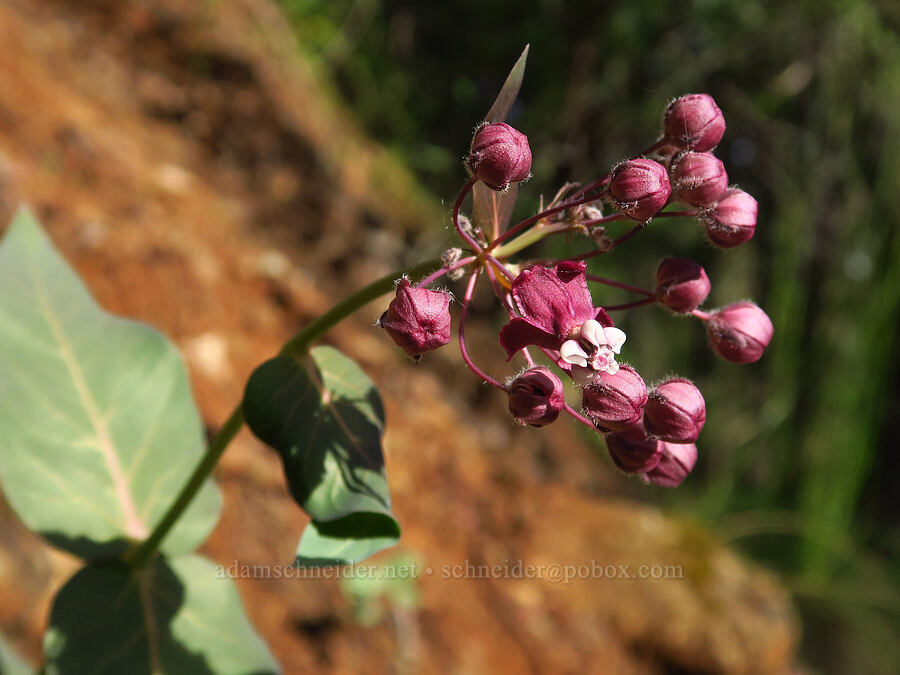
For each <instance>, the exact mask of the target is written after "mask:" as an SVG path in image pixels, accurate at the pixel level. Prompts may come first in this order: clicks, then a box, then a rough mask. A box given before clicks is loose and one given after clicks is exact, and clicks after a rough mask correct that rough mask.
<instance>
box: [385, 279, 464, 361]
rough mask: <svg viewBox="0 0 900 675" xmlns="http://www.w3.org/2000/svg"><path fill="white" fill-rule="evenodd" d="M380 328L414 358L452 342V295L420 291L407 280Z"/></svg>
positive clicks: (402, 284) (423, 289) (389, 306)
mask: <svg viewBox="0 0 900 675" xmlns="http://www.w3.org/2000/svg"><path fill="white" fill-rule="evenodd" d="M378 325H379V326H381V327H382V328H384V330H385V331H387V334H388V335H390V336H391V339H392V340H393V341H394V342H395V343H396V344H397V346H398V347H400V348H402V349H403V350H404V351H405V352H406V353H407V354H409V355H410V356H412V357H413V358H414V359H418V358H419V357H420V356H421V355H422V354H424V353H425V352H430V351H432V350H433V349H437V348H438V347H443V346H444V345H445V344H447V343H448V342H450V294H449V293H446V292H444V291H431V290H429V289H427V288H417V287H416V286H413V285H412V284H410V283H409V279H407V278H406V277H403V278H402V279H400V281H399V282H398V283H397V293H396V295H395V297H394V299H393V300H391V304H390V305H388V308H387V311H385V312H384V314H382V315H381V318H380V319H378Z"/></svg>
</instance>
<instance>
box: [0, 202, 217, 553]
mask: <svg viewBox="0 0 900 675" xmlns="http://www.w3.org/2000/svg"><path fill="white" fill-rule="evenodd" d="M203 451H204V439H203V430H202V427H201V424H200V418H199V416H198V414H197V410H196V408H195V406H194V402H193V399H192V397H191V392H190V389H189V386H188V381H187V377H186V374H185V369H184V365H183V363H182V361H181V358H180V357H179V355H178V352H177V350H176V349H175V348H174V347H173V345H172V344H171V343H170V342H169V341H168V340H167V339H166V338H165V336H163V335H162V334H160V333H159V332H157V331H156V330H154V329H152V328H150V327H148V326H146V325H144V324H141V323H138V322H135V321H130V320H126V319H121V318H118V317H114V316H112V315H110V314H107V313H106V312H104V311H103V310H102V309H101V308H100V307H99V306H98V305H97V304H96V302H95V301H94V299H93V298H92V297H91V295H90V293H89V292H88V291H87V289H86V288H85V287H84V285H83V284H82V282H81V280H80V279H79V278H78V276H77V275H76V274H75V272H74V271H73V270H72V269H71V268H70V267H69V266H68V265H67V264H66V262H65V260H63V258H62V257H61V256H60V255H59V253H58V252H57V251H56V250H55V249H54V248H53V245H52V244H51V242H50V240H49V239H48V238H47V236H46V235H45V234H44V232H43V231H42V230H41V228H40V226H39V225H38V223H37V221H36V220H35V219H34V217H33V216H32V215H31V213H30V212H28V211H27V210H21V211H20V212H19V213H18V214H17V215H16V217H15V219H14V221H13V224H12V225H11V227H10V228H9V230H8V232H7V233H6V236H5V237H4V239H3V241H2V243H0V482H2V487H3V491H4V493H5V494H6V497H7V499H8V500H9V502H10V504H12V506H13V508H14V509H15V510H16V512H17V513H18V514H19V516H20V517H21V518H22V520H23V521H24V522H25V523H26V524H27V525H28V526H29V527H30V528H31V529H33V530H36V531H37V532H39V533H41V534H43V535H44V536H45V537H47V538H48V539H49V540H50V541H52V542H53V543H55V544H56V545H58V546H60V547H62V548H64V549H66V550H68V551H71V552H72V553H75V554H76V555H81V556H83V557H86V558H100V557H109V556H112V555H117V554H120V553H122V552H123V551H124V550H125V548H126V547H127V546H128V545H129V542H131V541H134V540H140V539H143V538H144V537H146V536H147V534H148V533H149V532H150V531H151V530H152V529H153V526H154V524H155V523H156V522H157V521H158V520H159V519H160V518H161V517H162V515H163V513H164V512H165V510H166V508H167V507H168V505H169V503H170V502H171V501H172V499H173V498H174V496H175V495H176V494H177V492H178V490H180V489H181V487H182V485H183V484H184V482H185V480H186V478H187V477H188V476H189V474H190V472H191V470H192V469H193V467H194V465H195V464H196V463H197V462H198V461H199V459H200V457H201V456H202V454H203ZM219 504H220V500H219V495H218V492H217V491H216V489H215V486H213V485H211V484H207V485H206V486H205V487H204V488H203V489H202V490H201V492H200V494H198V495H197V498H196V499H195V501H194V502H193V504H192V505H191V507H190V508H189V509H188V510H187V511H186V512H185V513H184V515H183V517H182V518H181V520H180V521H179V522H178V524H177V525H176V526H175V528H174V529H173V531H172V532H171V533H170V535H169V537H168V538H167V539H166V540H165V541H164V542H163V547H162V548H163V551H165V552H166V553H169V554H175V553H187V552H190V551H193V550H194V549H195V548H196V547H197V546H198V545H199V544H201V543H202V542H203V540H204V539H205V538H206V537H207V536H208V534H209V532H210V530H211V529H212V528H213V526H214V525H215V522H216V520H217V518H218V512H219Z"/></svg>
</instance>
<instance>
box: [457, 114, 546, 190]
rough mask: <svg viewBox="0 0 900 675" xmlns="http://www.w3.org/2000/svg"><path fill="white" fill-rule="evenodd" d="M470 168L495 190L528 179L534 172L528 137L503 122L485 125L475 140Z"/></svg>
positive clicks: (471, 150)
mask: <svg viewBox="0 0 900 675" xmlns="http://www.w3.org/2000/svg"><path fill="white" fill-rule="evenodd" d="M466 168H467V169H468V170H469V173H471V174H472V175H473V176H475V177H476V178H478V179H479V180H480V181H481V182H483V183H484V184H485V185H487V186H488V187H489V188H491V189H492V190H505V189H507V188H508V187H509V184H510V183H518V182H519V181H523V180H526V179H527V178H528V176H529V175H530V174H531V148H530V147H529V146H528V137H527V136H526V135H525V134H523V133H521V132H520V131H517V130H515V129H513V128H512V127H511V126H509V125H508V124H505V123H503V122H497V123H495V124H485V125H482V126H481V127H479V128H478V129H477V130H476V132H475V137H474V138H473V139H472V146H471V148H469V156H468V157H467V158H466Z"/></svg>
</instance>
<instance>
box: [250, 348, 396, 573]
mask: <svg viewBox="0 0 900 675" xmlns="http://www.w3.org/2000/svg"><path fill="white" fill-rule="evenodd" d="M244 417H245V419H246V420H247V426H249V427H250V429H251V430H252V431H253V433H254V434H256V436H257V437H259V439H260V440H262V441H263V442H265V443H267V444H268V445H269V446H271V447H272V448H274V449H275V450H276V451H277V452H278V453H279V454H280V455H281V459H282V462H283V463H284V470H285V474H286V475H287V480H288V485H289V487H290V490H291V494H292V495H293V497H294V499H295V500H296V501H297V503H298V504H299V505H300V506H301V507H302V508H303V510H304V511H306V512H307V513H308V514H309V515H310V516H311V517H312V519H313V522H312V523H310V525H309V527H308V528H307V530H306V532H304V533H303V537H302V538H301V540H300V545H299V548H298V552H297V561H296V562H297V564H299V565H313V566H315V565H340V564H349V563H351V562H358V561H360V560H363V559H365V558H367V557H368V556H370V555H372V554H373V553H375V552H377V551H380V550H382V549H384V548H387V547H389V546H393V545H394V544H396V543H397V540H398V538H399V536H400V528H399V526H398V525H397V521H396V520H394V515H393V513H392V512H391V501H390V495H389V493H388V486H387V480H386V478H385V473H384V456H383V454H382V451H381V436H382V434H383V433H384V407H383V406H382V403H381V397H380V396H379V395H378V391H377V390H376V389H375V385H374V384H372V381H371V380H370V379H369V378H368V377H367V376H366V374H365V373H364V372H363V371H362V370H361V369H360V367H359V366H358V365H357V364H356V363H355V362H354V361H353V360H351V359H349V358H348V357H346V356H344V355H343V354H341V353H340V352H339V351H338V350H336V349H334V348H332V347H315V348H314V349H312V350H311V351H310V353H309V355H308V356H307V357H306V358H305V359H303V361H302V362H301V361H298V360H297V359H294V358H293V357H290V356H278V357H276V358H274V359H271V360H269V361H267V362H265V363H264V364H262V365H261V366H260V367H259V368H257V369H256V371H255V372H254V373H253V375H252V376H251V377H250V381H249V382H248V383H247V390H246V392H245V393H244Z"/></svg>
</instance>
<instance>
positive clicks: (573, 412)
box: [565, 403, 598, 431]
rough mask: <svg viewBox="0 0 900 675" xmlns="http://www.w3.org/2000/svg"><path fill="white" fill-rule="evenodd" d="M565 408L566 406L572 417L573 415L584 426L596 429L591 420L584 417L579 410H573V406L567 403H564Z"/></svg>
mask: <svg viewBox="0 0 900 675" xmlns="http://www.w3.org/2000/svg"><path fill="white" fill-rule="evenodd" d="M565 408H566V412H567V413H569V414H570V415H571V416H572V417H574V418H575V419H576V420H578V421H579V422H581V423H582V424H583V425H585V426H586V427H588V428H590V430H591V431H598V429H597V427H595V426H594V423H593V422H591V421H590V420H589V419H588V418H587V417H585V416H584V415H582V414H581V413H580V412H578V411H577V410H575V408H573V407H572V406H570V405H569V404H568V403H566V404H565Z"/></svg>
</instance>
